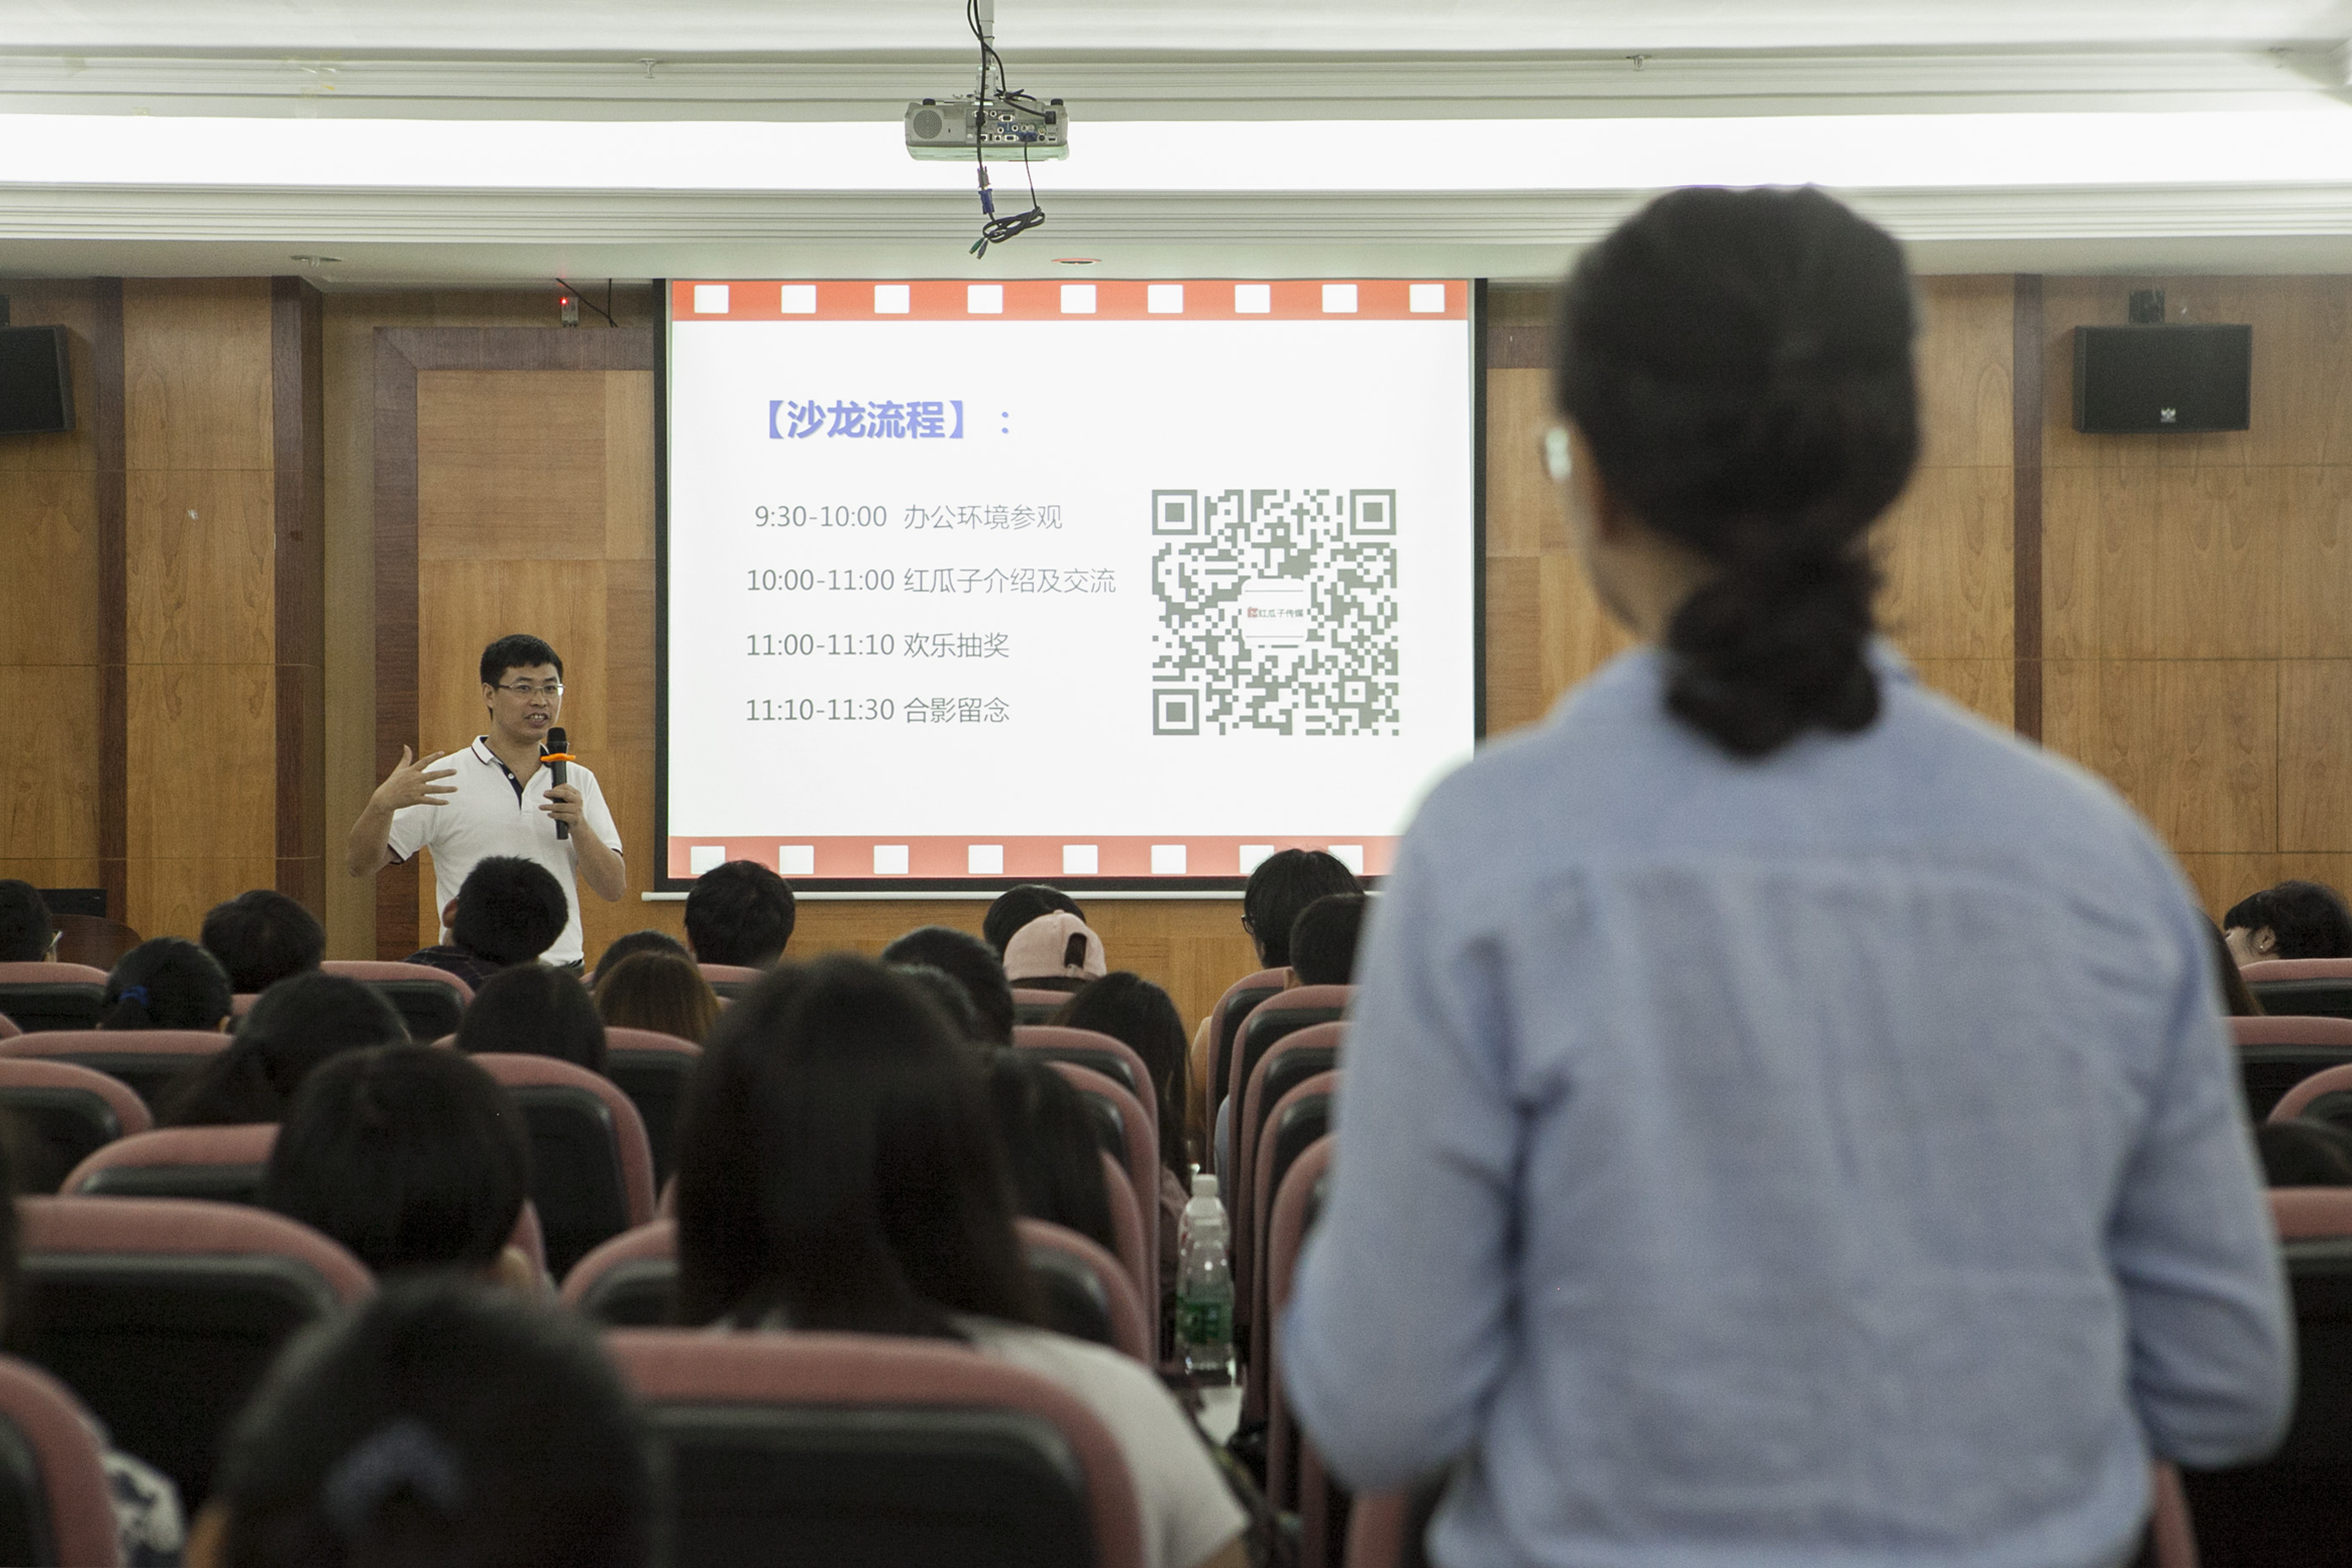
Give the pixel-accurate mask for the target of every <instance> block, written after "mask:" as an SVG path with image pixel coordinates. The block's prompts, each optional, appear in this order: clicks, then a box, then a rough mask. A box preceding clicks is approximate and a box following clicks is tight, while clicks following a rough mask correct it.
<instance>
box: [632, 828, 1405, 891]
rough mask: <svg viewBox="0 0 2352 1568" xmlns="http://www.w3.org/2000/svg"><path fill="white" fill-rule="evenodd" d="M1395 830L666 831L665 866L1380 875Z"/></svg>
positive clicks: (988, 873)
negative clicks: (1311, 858) (1113, 833)
mask: <svg viewBox="0 0 2352 1568" xmlns="http://www.w3.org/2000/svg"><path fill="white" fill-rule="evenodd" d="M1396 847H1397V840H1396V839H1395V837H1356V838H1347V839H1339V840H1334V839H1328V838H1297V837H1283V836H1281V835H1279V834H1268V835H1266V836H1265V837H1258V838H1194V837H1174V836H1171V837H1160V838H1153V837H1116V838H1106V837H1093V838H1087V837H1064V838H991V837H982V836H977V835H967V836H963V837H929V838H839V837H833V838H823V837H813V838H778V837H765V838H761V837H737V836H734V835H731V834H727V835H718V836H713V837H705V838H698V837H693V836H691V835H688V834H672V835H671V836H670V839H669V854H668V862H669V865H668V874H669V875H670V876H672V877H698V876H700V875H701V874H702V873H703V872H705V871H708V870H709V869H711V868H713V867H716V866H719V865H721V864H723V863H725V862H726V861H729V860H756V861H758V862H759V863H760V864H761V865H762V866H766V867H768V868H771V869H772V870H775V871H779V872H781V873H782V874H783V875H784V876H786V877H820V878H832V877H854V878H860V879H866V878H876V877H880V878H884V879H890V878H898V877H915V878H953V879H983V878H999V877H1012V878H1016V879H1024V880H1029V879H1061V878H1064V877H1243V876H1247V875H1248V874H1249V872H1250V871H1251V870H1252V869H1253V868H1255V866H1256V864H1257V862H1258V861H1259V860H1262V859H1264V858H1265V857H1266V856H1268V855H1270V854H1272V853H1274V852H1275V851H1276V850H1277V849H1322V850H1327V851H1328V852H1329V853H1331V854H1333V855H1336V856H1338V857H1339V858H1340V859H1341V860H1342V861H1344V862H1346V863H1347V864H1348V867H1349V869H1350V870H1352V871H1355V872H1356V873H1357V874H1358V875H1360V876H1372V877H1378V876H1383V875H1385V874H1386V873H1387V871H1388V869H1389V867H1390V866H1391V863H1392V862H1393V861H1394V860H1395V858H1396Z"/></svg>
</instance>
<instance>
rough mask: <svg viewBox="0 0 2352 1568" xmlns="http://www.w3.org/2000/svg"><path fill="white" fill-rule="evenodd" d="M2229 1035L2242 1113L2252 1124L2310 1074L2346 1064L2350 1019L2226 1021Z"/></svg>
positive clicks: (2351, 1042) (2351, 1043) (2351, 1045)
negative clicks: (2233, 1047) (2240, 1088)
mask: <svg viewBox="0 0 2352 1568" xmlns="http://www.w3.org/2000/svg"><path fill="white" fill-rule="evenodd" d="M2230 1037H2231V1039H2232V1040H2234V1041H2235V1042H2236V1043H2237V1047H2238V1078H2239V1081H2240V1082H2241V1083H2242V1084H2243V1085H2244V1086H2245V1091H2246V1113H2247V1114H2248V1115H2249V1116H2251V1117H2252V1118H2253V1119H2254V1120H2255V1121H2261V1120H2263V1118H2264V1117H2266V1116H2268V1115H2269V1114H2270V1113H2271V1110H2272V1108H2273V1107H2274V1106H2275V1105H2277V1104H2278V1102H2279V1098H2280V1097H2281V1096H2282V1095H2284V1094H2285V1093H2286V1092H2287V1090H2289V1089H2293V1088H2294V1086H2295V1085H2297V1084H2299V1083H2301V1082H2302V1081H2303V1080H2304V1079H2307V1078H2309V1077H2311V1076H2312V1075H2313V1074H2314V1073H2316V1072H2321V1071H2324V1070H2325V1069H2326V1068H2332V1067H2342V1066H2344V1065H2346V1064H2347V1063H2352V1018H2328V1017H2314V1016H2293V1015H2290V1016H2282V1017H2276V1018H2232V1019H2231V1020H2230Z"/></svg>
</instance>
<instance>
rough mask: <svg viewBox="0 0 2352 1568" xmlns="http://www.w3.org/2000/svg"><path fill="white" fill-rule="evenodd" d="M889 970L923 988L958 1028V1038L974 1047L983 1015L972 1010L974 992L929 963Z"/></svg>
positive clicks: (906, 965) (907, 965)
mask: <svg viewBox="0 0 2352 1568" xmlns="http://www.w3.org/2000/svg"><path fill="white" fill-rule="evenodd" d="M890 967H891V968H892V969H893V970H895V971H897V972H898V973H900V974H903V975H905V976H906V977H907V979H908V981H909V982H911V983H912V984H916V985H919V986H921V987H922V990H923V994H924V995H926V996H929V998H930V999H931V1005H933V1006H935V1007H937V1008H938V1009H939V1010H940V1014H941V1015H942V1016H945V1017H946V1019H947V1021H948V1022H949V1023H950V1024H952V1025H954V1026H955V1032H956V1036H957V1037H958V1038H960V1039H962V1040H966V1041H969V1042H972V1043H975V1044H976V1043H978V1042H979V1040H980V1015H979V1014H978V1013H976V1012H974V1011H972V1005H971V992H969V991H966V990H965V989H964V988H963V984H962V983H961V981H959V980H957V979H956V977H955V976H954V975H952V974H950V973H948V972H947V971H946V970H944V969H935V968H933V967H932V966H931V965H929V964H928V963H894V964H892V965H891V966H890Z"/></svg>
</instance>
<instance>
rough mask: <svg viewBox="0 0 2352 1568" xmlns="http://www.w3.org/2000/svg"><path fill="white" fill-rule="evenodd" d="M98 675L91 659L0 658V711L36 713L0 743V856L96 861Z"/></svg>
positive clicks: (83, 883) (80, 884) (2, 857)
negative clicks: (72, 661) (6, 661)
mask: <svg viewBox="0 0 2352 1568" xmlns="http://www.w3.org/2000/svg"><path fill="white" fill-rule="evenodd" d="M100 697H101V689H100V673H99V668H98V666H97V665H96V664H66V665H33V664H0V713H6V714H15V715H28V716H36V715H37V720H36V721H31V722H27V723H25V724H24V725H23V726H22V727H21V728H20V729H19V728H15V727H13V726H12V734H11V736H10V740H9V743H8V744H7V745H5V746H0V859H10V860H13V859H42V858H85V859H88V860H89V862H90V863H91V864H92V865H93V866H94V865H95V864H96V863H97V860H98V838H99V836H98V759H99V749H98V744H97V741H98V715H99V702H100ZM58 885H59V884H57V883H51V884H49V886H52V887H55V886H58ZM73 885H74V886H77V887H90V886H94V885H96V884H94V883H90V882H79V883H75V884H73Z"/></svg>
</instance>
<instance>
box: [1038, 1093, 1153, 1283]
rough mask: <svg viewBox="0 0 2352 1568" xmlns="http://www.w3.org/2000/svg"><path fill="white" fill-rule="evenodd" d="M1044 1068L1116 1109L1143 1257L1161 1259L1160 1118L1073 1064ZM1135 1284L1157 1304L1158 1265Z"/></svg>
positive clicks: (1124, 1172) (1126, 1180)
mask: <svg viewBox="0 0 2352 1568" xmlns="http://www.w3.org/2000/svg"><path fill="white" fill-rule="evenodd" d="M1045 1065H1046V1066H1048V1067H1050V1068H1053V1069H1054V1070H1055V1072H1057V1073H1059V1074H1061V1075H1062V1077H1064V1078H1065V1079H1068V1080H1069V1082H1070V1086H1071V1087H1072V1088H1074V1089H1076V1090H1077V1091H1078V1092H1079V1093H1081V1094H1085V1095H1091V1096H1093V1097H1094V1098H1095V1099H1097V1100H1108V1101H1109V1102H1110V1103H1111V1104H1112V1105H1113V1106H1114V1107H1116V1108H1117V1109H1118V1121H1119V1131H1120V1132H1121V1133H1122V1134H1123V1135H1124V1138H1125V1140H1126V1143H1127V1162H1126V1165H1125V1167H1124V1169H1123V1170H1121V1172H1120V1175H1121V1178H1122V1180H1123V1181H1124V1183H1125V1184H1126V1187H1127V1190H1128V1193H1129V1196H1131V1197H1132V1198H1133V1199H1134V1201H1135V1211H1136V1215H1137V1216H1138V1217H1137V1225H1138V1226H1139V1232H1140V1235H1141V1237H1142V1240H1143V1254H1144V1256H1145V1257H1146V1258H1155V1259H1156V1258H1158V1257H1159V1256H1160V1118H1159V1117H1158V1116H1157V1115H1156V1114H1154V1113H1153V1112H1152V1111H1147V1110H1144V1109H1143V1102H1142V1101H1141V1100H1138V1099H1136V1098H1135V1096H1133V1095H1131V1094H1129V1093H1128V1092H1127V1090H1126V1089H1122V1088H1120V1087H1119V1086H1118V1084H1117V1083H1116V1082H1114V1081H1112V1080H1111V1079H1108V1078H1106V1077H1104V1076H1103V1075H1102V1074H1101V1073H1098V1072H1096V1071H1095V1070H1094V1069H1093V1068H1082V1067H1079V1066H1077V1065H1076V1063H1074V1062H1047V1063H1046V1064H1045ZM1136 1284H1137V1288H1138V1289H1140V1290H1142V1291H1143V1292H1144V1293H1145V1295H1146V1296H1148V1297H1149V1298H1150V1300H1155V1301H1156V1300H1159V1299H1160V1287H1159V1265H1158V1264H1157V1263H1156V1262H1155V1263H1154V1264H1153V1265H1152V1266H1151V1272H1150V1274H1148V1275H1139V1276H1138V1277H1137V1281H1136Z"/></svg>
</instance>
